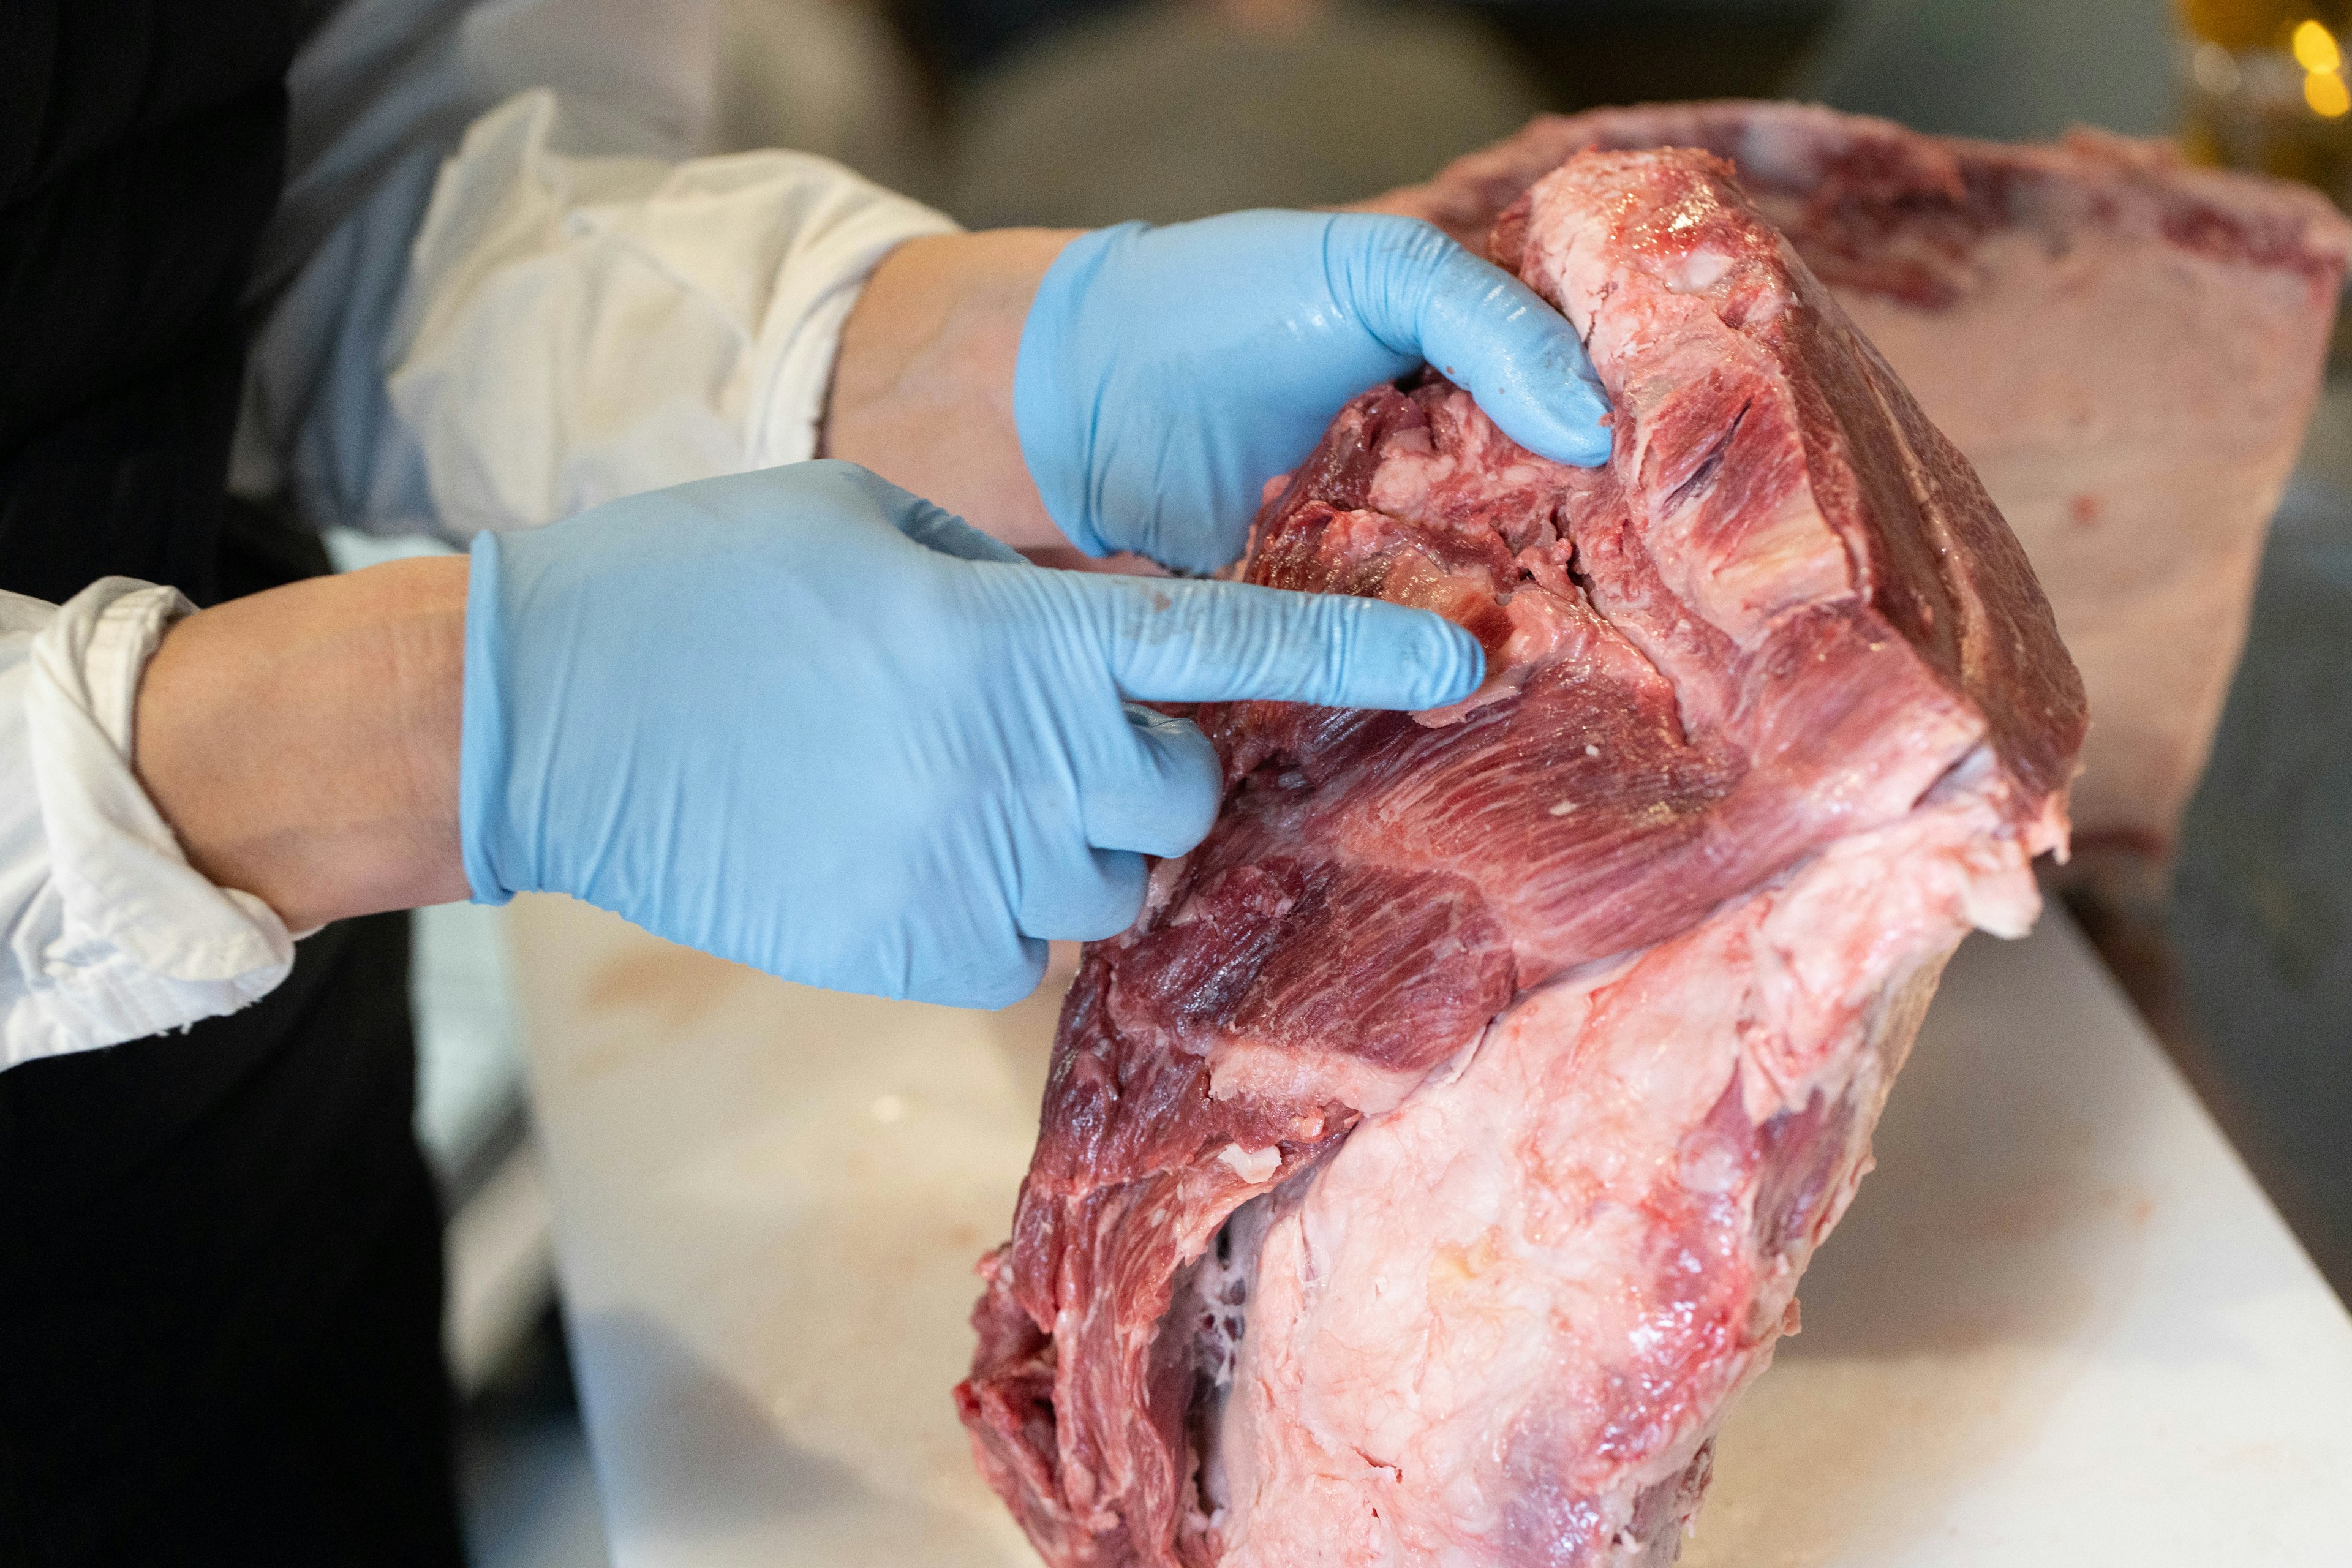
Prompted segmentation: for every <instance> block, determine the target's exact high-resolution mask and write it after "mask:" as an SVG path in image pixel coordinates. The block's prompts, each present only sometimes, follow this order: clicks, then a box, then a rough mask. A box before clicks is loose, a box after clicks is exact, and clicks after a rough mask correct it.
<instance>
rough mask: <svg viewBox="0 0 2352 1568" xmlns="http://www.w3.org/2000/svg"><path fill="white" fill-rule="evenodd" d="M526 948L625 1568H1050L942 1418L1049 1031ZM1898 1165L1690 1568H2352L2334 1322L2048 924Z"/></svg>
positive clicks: (1872, 1192)
mask: <svg viewBox="0 0 2352 1568" xmlns="http://www.w3.org/2000/svg"><path fill="white" fill-rule="evenodd" d="M515 910H516V917H515V922H514V928H515V933H516V942H517V944H518V951H519V959H520V963H519V965H518V967H519V972H520V975H519V977H520V987H521V992H522V996H523V1002H524V1014H525V1018H526V1027H527V1034H528V1037H529V1042H530V1047H529V1048H530V1057H531V1074H532V1079H533V1087H534V1093H535V1103H536V1105H537V1110H538V1117H539V1126H540V1129H541V1136H542V1138H543V1140H544V1143H545V1147H546V1152H547V1154H548V1158H549V1163H550V1167H551V1173H552V1178H553V1182H554V1185H555V1189H556V1194H557V1206H558V1215H559V1217H558V1245H559V1255H560V1261H561V1269H562V1279H563V1284H564V1289H565V1295H566V1300H567V1302H568V1307H569V1312H570V1317H571V1322H572V1332H573V1350H574V1357H575V1360H576V1363H577V1371H578V1375H579V1378H580V1383H581V1388H582V1396H583V1404H584V1406H585V1410H586V1415H587V1421H588V1427H589V1434H590V1439H591V1444H592V1447H593V1451H594V1454H595V1459H596V1466H597V1471H598V1477H599V1481H600V1484H601V1487H602V1490H603V1494H604V1500H605V1507H606V1510H607V1514H608V1521H609V1524H610V1530H611V1540H612V1550H613V1555H614V1562H615V1563H616V1564H617V1565H618V1568H719V1565H721V1564H728V1565H732V1564H739V1563H740V1564H744V1565H747V1568H748V1565H750V1564H753V1563H757V1564H761V1565H762V1568H799V1565H803V1564H806V1565H807V1568H820V1565H821V1568H866V1565H872V1568H882V1565H892V1568H896V1565H901V1564H904V1565H908V1568H911V1565H914V1564H924V1565H926V1568H933V1565H935V1568H961V1565H967V1564H969V1565H979V1564H989V1565H996V1564H1025V1563H1034V1561H1035V1560H1034V1557H1033V1556H1032V1555H1031V1554H1030V1553H1029V1552H1028V1550H1027V1548H1026V1546H1025V1545H1024V1543H1023V1542H1022V1541H1021V1539H1020V1536H1019V1534H1018V1532H1017V1531H1015V1530H1014V1529H1013V1526H1012V1525H1011V1523H1010V1521H1008V1520H1007V1519H1006V1517H1005V1516H1004V1514H1003V1510H1001V1509H1000V1508H999V1507H998V1505H997V1503H996V1501H995V1500H994V1498H993V1497H992V1495H990V1494H989V1492H988V1491H987V1490H986V1489H985V1488H984V1487H982V1485H981V1483H980V1481H979V1480H978V1479H977V1477H976V1476H975V1475H974V1473H973V1471H972V1469H971V1462H970V1459H969V1458H968V1456H967V1453H966V1450H965V1446H964V1441H963V1436H962V1433H961V1428H960V1427H959V1426H958V1425H957V1423H956V1420H955V1415H954V1411H953V1408H952V1405H950V1400H949V1397H948V1390H949V1388H950V1386H951V1385H952V1384H954V1382H955V1381H956V1379H957V1378H958V1377H959V1376H960V1375H961V1373H962V1371H963V1367H964V1363H965V1360H966V1357H967V1356H968V1354H969V1352H970V1346H971V1339H970V1331H969V1330H968V1328H967V1326H966V1322H965V1319H966V1315H967V1313H968V1312H969V1310H970V1308H971V1301H972V1299H973V1297H974V1295H975V1294H976V1290H977V1284H976V1281H975V1280H974V1279H973V1277H972V1273H971V1265H972V1262H973V1260H974V1259H975V1258H977V1257H978V1256H979V1254H980V1253H981V1252H982V1250H984V1249H985V1248H986V1247H990V1246H992V1245H993V1244H994V1243H995V1242H996V1241H998V1240H999V1239H1001V1237H1002V1236H1003V1232H1004V1228H1005V1226H1006V1223H1007V1221H1008V1219H1009V1216H1010V1215H1011V1213H1012V1206H1013V1193H1014V1190H1015V1188H1016V1186H1017V1184H1018V1183H1019V1181H1020V1177H1021V1173H1022V1171H1023V1168H1024V1165H1025V1163H1026V1162H1027V1157H1028V1150H1029V1144H1030V1141H1031V1137H1032V1134H1033V1131H1034V1125H1035V1115H1036V1105H1037V1101H1038V1097H1039V1093H1040V1089H1041V1086H1042V1084H1043V1081H1044V1074H1045V1059H1046V1053H1047V1047H1048V1044H1049V1042H1050V1039H1051V1036H1052V1030H1053V1023H1054V1014H1055V1002H1054V999H1053V998H1052V997H1051V996H1050V995H1043V994H1041V995H1040V996H1039V997H1036V998H1033V999H1032V1000H1031V1001H1029V1002H1027V1003H1024V1004H1022V1005H1020V1006H1017V1007H1013V1008H1010V1009H1007V1010H1006V1011H1004V1012H1003V1013H996V1014H975V1013H960V1012H955V1011H950V1010H948V1009H944V1008H937V1007H927V1006H922V1005H915V1004H894V1003H884V1002H876V1001H871V1000H867V999H864V998H856V997H847V996H841V995H836V994H830V993H825V992H819V991H813V990H807V989H803V988H800V987H794V986H790V985H785V984H780V983H778V982H774V981H772V980H769V979H766V978H764V977H761V976H759V975H756V974H753V973H750V972H748V971H745V970H741V969H738V968H735V967H733V966H730V965H728V964H725V963H719V962H718V961H716V960H713V959H709V958H705V957H702V956H699V955H698V954H694V953H691V952H686V951H684V950H682V949H678V948H674V947H670V946H667V944H664V943H662V942H657V941H656V940H655V939H653V938H651V937H648V936H646V935H645V934H644V933H642V932H639V931H635V930H634V929H633V928H631V927H629V926H627V925H625V924H624V923H623V922H621V921H617V920H614V919H612V918H610V917H607V916H604V915H602V914H599V913H597V912H596V911H594V910H589V909H586V908H585V907H583V906H581V905H577V904H572V903H568V902H565V901H562V900H518V902H517V904H516V906H515ZM1056 988H1057V987H1056V986H1055V984H1052V983H1049V986H1048V990H1049V991H1050V990H1053V989H1056ZM1877 1152H1878V1162H1879V1168H1878V1171H1877V1173H1875V1174H1874V1175H1873V1176H1872V1177H1871V1178H1870V1179H1869V1180H1868V1181H1866V1182H1865V1183H1864V1185H1863V1189H1862V1193H1861V1195H1860V1197H1859V1198H1858V1199H1857V1200H1856V1202H1855V1204H1854V1205H1853V1210H1852V1211H1851V1213H1850V1214H1849V1215H1848V1216H1847V1218H1846V1220H1845V1222H1844V1223H1843V1225H1842V1226H1840V1227H1839V1229H1838V1231H1837V1233H1836V1234H1835V1235H1834V1236H1833V1237H1832V1238H1831V1239H1830V1241H1829V1242H1828V1244H1827V1245H1826V1246H1825V1247H1823V1249H1822V1254H1821V1256H1820V1257H1819V1258H1818V1259H1817V1260H1816V1262H1815V1263H1814V1265H1813V1268H1812V1269H1811V1272H1810V1273H1809V1274H1808V1275H1807V1276H1806V1279H1805V1283H1804V1288H1803V1290H1802V1292H1801V1299H1802V1302H1803V1310H1804V1331H1803V1333H1802V1334H1801V1336H1800V1337H1799V1338H1797V1339H1796V1340H1794V1341H1791V1342H1788V1343H1787V1344H1786V1345H1785V1346H1784V1347H1783V1349H1782V1351H1781V1352H1780V1357H1779V1361H1778V1363H1777V1364H1776V1365H1775V1366H1774V1368H1773V1369H1772V1370H1771V1371H1770V1372H1769V1373H1767V1374H1766V1375H1765V1376H1764V1377H1763V1378H1762V1379H1761V1380H1760V1381H1759V1383H1758V1384H1756V1386H1755V1387H1754V1388H1753V1389H1752V1390H1751V1391H1750V1393H1749V1394H1748V1395H1747V1397H1746V1399H1745V1400H1744V1401H1743V1402H1742V1404H1741V1405H1739V1406H1738V1409H1737V1411H1736V1412H1735V1413H1734V1415H1733V1416H1732V1418H1731V1420H1730V1422H1729V1424H1728V1425H1727V1427H1726V1429H1725V1431H1724V1435H1723V1437H1722V1441H1721V1444H1720V1446H1719V1448H1718V1457H1717V1467H1716V1480H1715V1486H1714V1489H1713V1492H1712V1495H1711V1497H1710V1499H1709V1500H1708V1502H1707V1504H1706V1508H1705V1509H1704V1510H1702V1512H1701V1514H1700V1516H1699V1521H1698V1530H1697V1533H1696V1536H1695V1537H1694V1538H1693V1539H1692V1541H1691V1542H1690V1543H1689V1548H1688V1550H1687V1552H1685V1557H1684V1562H1685V1563H1688V1564H1693V1565H1696V1568H1731V1565H1733V1564H1738V1565H1739V1568H1811V1565H1816V1564H1821V1565H1828V1564H1839V1565H1852V1568H1864V1565H1867V1568H1930V1565H1936V1568H1943V1565H1952V1568H1958V1565H1960V1564H1966V1565H1968V1568H1995V1565H2011V1564H2014V1565H2019V1568H2023V1565H2029V1564H2032V1565H2042V1564H2053V1565H2054V1564H2062V1563H2063V1564H2070V1565H2072V1564H2079V1563H2133V1564H2135V1568H2168V1565H2171V1564H2179V1565H2181V1568H2187V1565H2189V1564H2192V1563H2193V1564H2198V1565H2200V1568H2205V1565H2208V1564H2210V1563H2262V1564H2264V1565H2265V1568H2285V1565H2302V1564H2310V1565H2312V1568H2321V1565H2326V1568H2340V1565H2341V1564H2342V1563H2344V1562H2345V1561H2346V1558H2345V1545H2344V1542H2345V1541H2346V1539H2347V1537H2346V1531H2347V1525H2346V1523H2345V1521H2344V1507H2345V1500H2346V1499H2347V1498H2352V1418H2347V1411H2352V1319H2347V1314H2346V1312H2345V1310H2344V1309H2343V1308H2342V1306H2341V1305H2340V1304H2339V1303H2338V1302H2337V1301H2336V1298H2335V1297H2334V1296H2333V1295H2332V1294H2330V1293H2329V1291H2328V1290H2327V1289H2326V1286H2325V1284H2324V1283H2323V1282H2322V1281H2321V1279H2320V1278H2319V1276H2318V1274H2317V1273H2316V1272H2315V1270H2314V1269H2313V1268H2312V1267H2311V1265H2310V1264H2309V1263H2308V1261H2307V1260H2306V1259H2305V1257H2304V1255H2303V1254H2302V1252H2301V1251H2300V1250H2299V1249H2298V1248H2297V1247H2296V1246H2295V1243H2294V1240H2293V1238H2292V1237H2290V1235H2289V1234H2288V1232H2287V1230H2286V1228H2285V1226H2284V1225H2283V1224H2282V1223H2281V1222H2280V1220H2279V1219H2278V1217H2277V1215H2276V1214H2275V1213H2274V1212H2273V1209H2272V1208H2271V1206H2270V1205H2269V1204H2268V1203H2267V1202H2266V1201H2265V1199H2264V1198H2263V1195H2262V1194H2261V1192H2260V1191H2259V1189H2257V1188H2256V1187H2255V1185H2254V1184H2253V1183H2252V1180H2251V1179H2250V1178H2249V1177H2248V1176H2247V1175H2246V1173H2245V1172H2244V1169H2243V1167H2242V1165H2241V1164H2240V1163H2239V1161H2238V1159H2237V1158H2236V1156H2235V1155H2234V1154H2233V1153H2232V1152H2231V1149H2230V1148H2229V1146H2228V1144H2227V1143H2226V1142H2224V1141H2223V1140H2222V1138H2221V1135H2220V1134H2219V1133H2218V1132H2217V1131H2215V1130H2214V1128H2213V1125H2212V1123H2211V1122H2210V1120H2209V1119H2208V1118H2207V1117H2206V1115H2205V1113H2204V1112H2203V1110H2201V1109H2200V1106H2199V1105H2198V1103H2197V1101H2196V1100H2195V1099H2194V1098H2193V1097H2192V1096H2191V1095H2190V1093H2189V1090H2188V1089H2187V1088H2186V1087H2185V1086H2184V1085H2183V1083H2182V1082H2181V1080H2180V1079H2179V1077H2178V1075H2177V1074H2176V1073H2175V1072H2174V1070H2173V1069H2172V1068H2171V1066H2170V1064H2169V1063H2168V1060H2167V1059H2166V1058H2165V1057H2164V1055H2163V1053H2162V1052H2161V1050H2160V1049H2159V1048H2158V1046H2157V1045H2156V1043H2155V1042H2154V1041H2153V1040H2152V1039H2151V1038H2150V1037H2148V1035H2147V1032H2146V1031H2145V1029H2143V1028H2142V1027H2141V1026H2140V1025H2139V1023H2138V1021H2137V1018H2136V1017H2135V1016H2134V1015H2133V1014H2132V1013H2131V1012H2130V1011H2129V1009H2128V1008H2127V1007H2126V1005H2125V1004H2124V1002H2123V1000H2122V998H2121V996H2120V995H2119V994H2118V993H2117V992H2116V988H2115V986H2114V985H2113V984H2112V983H2111V982H2110V981H2109V979H2108V978H2107V976H2106V974H2105V971H2103V970H2102V969H2101V968H2100V967H2099V966H2098V964H2097V962H2096V961H2095V958H2094V957H2093V956H2092V954H2091V952H2090V951H2089V949H2088V947H2087V946H2086V945H2085V944H2084V942H2083V940H2082V938H2081V936H2080V935H2079V934H2078V933H2077V932H2076V931H2075V930H2074V927H2073V926H2072V924H2071V923H2070V922H2069V921H2067V919H2066V918H2065V916H2064V914H2063V911H2060V910H2056V909H2054V908H2053V910H2051V912H2050V913H2049V914H2048V915H2046V916H2045V917H2044V920H2043V922H2042V927H2041V928H2040V930H2039V931H2037V932H2036V933H2035V934H2034V935H2033V936H2032V937H2031V938H2029V939H2028V940H2026V941H2024V942H2012V943H2001V942H1991V941H1990V940H1987V939H1984V938H1976V939H1972V940H1971V941H1970V942H1969V944H1968V945H1967V946H1966V947H1964V948H1963V949H1962V951H1961V952H1960V953H1959V955H1958V957H1957V958H1956V959H1955V960H1954V962H1953V964H1952V966H1951V969H1950V972H1949V973H1948V976H1947V978H1946V981H1945V984H1944V987H1943V991H1942V994H1940V995H1939V996H1938V998H1937V1002H1936V1005H1935V1007H1934V1009H1933V1011H1932V1012H1931V1013H1930V1014H1929V1016H1928V1019H1927V1026H1926V1027H1925V1029H1924V1030H1923V1031H1922V1033H1921V1035H1920V1037H1919V1043H1918V1046H1917V1047H1916V1051H1915V1052H1914V1055H1913V1058H1912V1061H1911V1065H1910V1066H1909V1067H1908V1068H1906V1071H1905V1073H1904V1075H1903V1078H1902V1080H1901V1082H1900V1083H1899V1084H1898V1085H1897V1087H1896V1089H1895V1096H1894V1100H1893V1103H1892V1105H1891V1107H1890V1109H1889V1110H1888V1113H1887V1115H1886V1118H1885V1121H1884V1122H1883V1123H1882V1124H1881V1126H1880V1128H1879V1131H1878V1137H1877Z"/></svg>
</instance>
